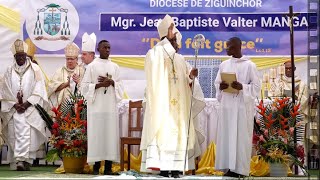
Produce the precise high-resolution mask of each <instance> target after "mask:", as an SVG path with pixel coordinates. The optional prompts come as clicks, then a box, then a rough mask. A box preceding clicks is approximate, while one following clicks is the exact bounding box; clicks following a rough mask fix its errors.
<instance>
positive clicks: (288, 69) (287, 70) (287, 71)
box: [283, 61, 296, 77]
mask: <svg viewBox="0 0 320 180" xmlns="http://www.w3.org/2000/svg"><path fill="white" fill-rule="evenodd" d="M283 64H284V67H285V74H286V76H287V77H292V64H291V61H286V62H285V63H283ZM293 70H294V71H295V70H296V67H294V68H293Z"/></svg>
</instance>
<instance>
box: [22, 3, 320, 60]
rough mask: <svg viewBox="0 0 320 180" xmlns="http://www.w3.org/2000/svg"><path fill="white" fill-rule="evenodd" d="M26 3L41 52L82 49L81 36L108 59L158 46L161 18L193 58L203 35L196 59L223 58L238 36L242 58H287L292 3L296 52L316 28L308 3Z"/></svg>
mask: <svg viewBox="0 0 320 180" xmlns="http://www.w3.org/2000/svg"><path fill="white" fill-rule="evenodd" d="M31 1H34V3H32V2H29V3H27V8H26V9H27V11H28V12H29V13H26V14H28V15H26V22H25V26H24V35H25V37H30V38H31V39H32V40H33V42H34V43H35V44H36V45H37V46H38V47H39V48H40V49H41V50H40V51H38V53H41V54H48V53H53V54H57V53H58V54H59V53H63V48H64V47H65V45H66V44H67V43H69V42H70V41H75V43H76V44H78V45H79V47H80V48H81V37H82V35H83V33H84V32H88V33H89V34H90V33H92V32H94V33H95V34H96V35H97V40H98V42H99V41H100V40H102V39H106V40H108V41H109V42H110V43H111V47H112V55H145V54H146V52H147V51H148V49H150V48H152V47H153V46H154V45H155V44H156V43H157V42H159V36H158V33H157V27H156V25H157V22H158V21H159V20H160V19H162V18H163V17H164V16H165V15H166V14H169V15H171V16H172V17H173V19H174V23H175V25H176V26H177V28H178V29H179V30H180V31H181V33H182V36H183V39H182V47H181V50H180V53H181V54H183V55H193V54H194V49H193V48H192V39H193V37H194V36H195V35H196V34H199V33H201V34H203V35H204V36H205V37H206V41H205V44H204V46H203V47H202V48H201V51H200V55H208V56H211V55H225V54H226V53H225V48H226V41H227V40H228V39H229V38H231V37H233V36H238V37H240V38H241V39H242V41H243V51H244V54H247V55H257V56H264V55H289V54H290V38H289V36H290V28H289V24H290V17H288V16H286V14H288V9H289V6H290V5H292V6H293V9H294V11H295V12H298V13H299V14H298V15H297V16H296V17H293V19H292V22H293V27H294V32H295V38H294V40H295V54H297V55H306V54H307V53H308V31H312V30H315V29H316V28H317V26H318V24H317V16H318V14H316V13H308V12H307V10H308V0H296V1H283V0H272V1H271V0H117V1H110V0H91V1H77V0H69V1H68V0H44V1H40V2H39V1H36V0H31Z"/></svg>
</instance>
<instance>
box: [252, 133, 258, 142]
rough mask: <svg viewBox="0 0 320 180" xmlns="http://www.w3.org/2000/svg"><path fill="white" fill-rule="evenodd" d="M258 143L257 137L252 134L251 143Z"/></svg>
mask: <svg viewBox="0 0 320 180" xmlns="http://www.w3.org/2000/svg"><path fill="white" fill-rule="evenodd" d="M258 141H259V136H258V135H257V134H256V133H254V134H253V136H252V143H253V144H257V142H258Z"/></svg>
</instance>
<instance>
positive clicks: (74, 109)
mask: <svg viewBox="0 0 320 180" xmlns="http://www.w3.org/2000/svg"><path fill="white" fill-rule="evenodd" d="M37 110H38V111H39V112H40V114H41V116H42V118H43V119H44V120H45V121H46V124H47V127H48V129H49V130H50V132H51V137H50V138H49V144H50V146H51V147H52V149H51V150H50V151H49V152H48V154H47V157H46V160H47V161H49V162H53V161H56V160H58V159H59V158H62V160H63V166H64V169H65V171H66V173H81V172H82V170H83V167H84V165H85V162H86V155H87V121H86V119H87V118H86V116H87V105H86V101H85V99H84V98H83V96H81V95H80V94H74V95H72V94H71V95H70V98H69V99H66V100H65V101H64V102H63V103H62V104H61V105H60V106H59V107H58V108H56V107H53V108H52V111H53V112H54V114H55V115H54V116H53V119H54V121H53V120H52V119H51V117H50V116H49V115H48V114H47V113H46V112H45V111H44V110H43V109H42V108H41V107H40V106H37Z"/></svg>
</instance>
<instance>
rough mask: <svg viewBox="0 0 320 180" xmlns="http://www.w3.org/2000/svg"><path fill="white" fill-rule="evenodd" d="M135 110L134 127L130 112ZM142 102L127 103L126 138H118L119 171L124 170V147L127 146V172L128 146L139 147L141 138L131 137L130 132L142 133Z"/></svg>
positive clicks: (128, 162)
mask: <svg viewBox="0 0 320 180" xmlns="http://www.w3.org/2000/svg"><path fill="white" fill-rule="evenodd" d="M133 109H137V121H136V126H133V124H134V123H133V122H132V120H133V118H132V114H133V113H132V110H133ZM141 114H142V100H140V101H135V102H134V101H129V122H128V137H121V138H120V144H121V146H120V169H121V171H123V170H124V163H125V162H124V145H125V144H127V145H128V161H127V162H126V163H127V164H128V170H130V146H131V145H140V143H141V138H140V137H132V132H140V133H142V118H141Z"/></svg>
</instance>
